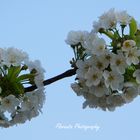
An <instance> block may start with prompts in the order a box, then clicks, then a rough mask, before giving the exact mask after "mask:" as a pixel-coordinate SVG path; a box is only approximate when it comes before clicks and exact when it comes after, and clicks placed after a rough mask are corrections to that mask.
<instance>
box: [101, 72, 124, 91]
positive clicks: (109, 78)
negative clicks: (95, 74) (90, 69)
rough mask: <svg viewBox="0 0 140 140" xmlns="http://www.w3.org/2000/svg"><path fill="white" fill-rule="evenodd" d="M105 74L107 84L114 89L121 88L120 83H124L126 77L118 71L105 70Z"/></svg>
mask: <svg viewBox="0 0 140 140" xmlns="http://www.w3.org/2000/svg"><path fill="white" fill-rule="evenodd" d="M103 76H104V78H105V85H106V87H107V88H108V87H109V86H110V87H111V89H112V90H120V88H121V86H120V84H122V83H123V81H124V77H123V76H122V75H121V74H119V73H118V72H116V71H110V72H109V71H104V73H103Z"/></svg>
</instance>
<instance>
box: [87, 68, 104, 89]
mask: <svg viewBox="0 0 140 140" xmlns="http://www.w3.org/2000/svg"><path fill="white" fill-rule="evenodd" d="M85 79H86V85H87V86H88V87H91V86H92V85H95V86H97V85H98V84H99V83H100V81H101V79H102V71H99V70H97V69H96V68H94V67H92V68H90V69H89V71H88V72H87V73H86V75H85Z"/></svg>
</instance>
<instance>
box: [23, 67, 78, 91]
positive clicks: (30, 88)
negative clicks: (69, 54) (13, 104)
mask: <svg viewBox="0 0 140 140" xmlns="http://www.w3.org/2000/svg"><path fill="white" fill-rule="evenodd" d="M75 74H76V69H70V70H67V71H65V72H64V73H62V74H59V75H57V76H55V77H52V78H50V79H47V80H45V81H44V82H43V83H44V86H46V85H49V84H51V83H54V82H56V81H58V80H60V79H63V78H66V77H70V76H73V75H75ZM35 89H37V86H36V85H33V86H30V87H27V88H25V90H24V91H25V92H30V91H33V90H35Z"/></svg>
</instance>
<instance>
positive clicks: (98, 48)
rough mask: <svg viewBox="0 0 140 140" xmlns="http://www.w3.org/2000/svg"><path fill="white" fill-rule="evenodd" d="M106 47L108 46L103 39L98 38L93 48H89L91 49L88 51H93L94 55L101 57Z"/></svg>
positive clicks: (94, 41) (93, 43)
mask: <svg viewBox="0 0 140 140" xmlns="http://www.w3.org/2000/svg"><path fill="white" fill-rule="evenodd" d="M105 46H106V43H105V40H104V39H103V38H96V39H95V40H93V42H92V46H89V48H87V49H88V50H89V51H91V53H92V54H94V55H98V56H99V55H102V54H103V53H104V51H105Z"/></svg>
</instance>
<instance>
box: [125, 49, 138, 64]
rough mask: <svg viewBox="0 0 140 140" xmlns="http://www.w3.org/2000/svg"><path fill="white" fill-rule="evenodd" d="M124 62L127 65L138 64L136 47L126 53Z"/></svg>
mask: <svg viewBox="0 0 140 140" xmlns="http://www.w3.org/2000/svg"><path fill="white" fill-rule="evenodd" d="M125 55H126V62H127V64H128V65H131V64H132V63H133V64H135V65H136V64H138V63H139V58H138V57H139V56H140V50H138V49H137V48H136V47H134V48H132V49H131V50H130V51H129V52H126V54H125Z"/></svg>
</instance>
